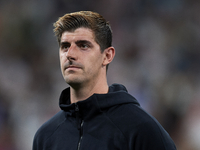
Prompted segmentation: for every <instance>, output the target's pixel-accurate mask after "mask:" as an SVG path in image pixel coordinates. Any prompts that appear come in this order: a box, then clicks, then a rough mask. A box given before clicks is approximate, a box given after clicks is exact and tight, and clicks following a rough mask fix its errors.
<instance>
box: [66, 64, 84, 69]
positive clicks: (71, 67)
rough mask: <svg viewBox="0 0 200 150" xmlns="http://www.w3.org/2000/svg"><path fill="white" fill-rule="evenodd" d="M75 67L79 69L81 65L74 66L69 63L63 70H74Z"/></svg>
mask: <svg viewBox="0 0 200 150" xmlns="http://www.w3.org/2000/svg"><path fill="white" fill-rule="evenodd" d="M76 69H81V67H78V66H74V65H69V66H67V67H65V70H76Z"/></svg>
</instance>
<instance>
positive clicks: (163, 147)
mask: <svg viewBox="0 0 200 150" xmlns="http://www.w3.org/2000/svg"><path fill="white" fill-rule="evenodd" d="M137 128H138V129H137V130H136V133H134V134H133V135H134V136H132V139H131V140H130V141H131V143H130V147H131V148H130V149H131V150H176V146H175V144H174V142H173V140H172V139H171V137H170V136H169V134H168V133H167V132H166V131H165V129H164V128H163V127H162V126H161V125H160V124H159V123H158V122H157V121H156V120H154V121H149V122H146V123H143V124H141V125H139V126H138V127H137Z"/></svg>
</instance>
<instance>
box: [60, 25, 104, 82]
mask: <svg viewBox="0 0 200 150" xmlns="http://www.w3.org/2000/svg"><path fill="white" fill-rule="evenodd" d="M59 54H60V65H61V71H62V75H63V77H64V79H65V81H66V82H67V83H68V84H69V85H70V86H81V85H84V84H92V83H94V82H96V81H97V80H98V79H99V78H101V73H100V72H101V69H102V63H103V56H104V55H103V53H101V51H100V46H99V45H98V44H97V43H96V41H95V38H94V34H93V32H92V30H90V29H88V28H78V29H76V30H75V31H74V32H67V31H66V32H64V33H63V34H62V37H61V41H60V49H59Z"/></svg>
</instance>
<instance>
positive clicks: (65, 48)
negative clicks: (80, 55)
mask: <svg viewBox="0 0 200 150" xmlns="http://www.w3.org/2000/svg"><path fill="white" fill-rule="evenodd" d="M69 47H70V44H62V45H61V49H62V50H68V49H69Z"/></svg>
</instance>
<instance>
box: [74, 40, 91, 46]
mask: <svg viewBox="0 0 200 150" xmlns="http://www.w3.org/2000/svg"><path fill="white" fill-rule="evenodd" d="M75 43H76V44H77V45H78V44H88V45H89V46H92V45H93V44H92V43H91V42H90V41H88V40H78V41H76V42H75Z"/></svg>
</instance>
